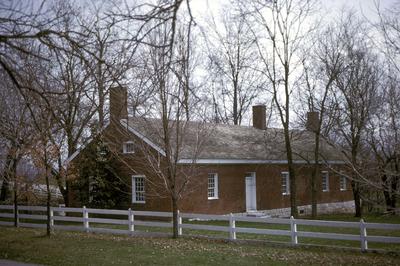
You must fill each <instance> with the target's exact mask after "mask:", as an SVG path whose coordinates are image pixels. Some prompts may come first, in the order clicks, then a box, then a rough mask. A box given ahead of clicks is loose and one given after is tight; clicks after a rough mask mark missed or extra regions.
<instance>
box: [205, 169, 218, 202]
mask: <svg viewBox="0 0 400 266" xmlns="http://www.w3.org/2000/svg"><path fill="white" fill-rule="evenodd" d="M207 183H208V186H207V197H208V199H218V174H216V173H210V174H208V182H207Z"/></svg>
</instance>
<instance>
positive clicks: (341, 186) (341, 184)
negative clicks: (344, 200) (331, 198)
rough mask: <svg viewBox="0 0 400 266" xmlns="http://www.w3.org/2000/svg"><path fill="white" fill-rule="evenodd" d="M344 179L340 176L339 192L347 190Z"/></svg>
mask: <svg viewBox="0 0 400 266" xmlns="http://www.w3.org/2000/svg"><path fill="white" fill-rule="evenodd" d="M346 181H347V180H346V177H345V176H343V175H341V176H340V190H346V189H347V182H346Z"/></svg>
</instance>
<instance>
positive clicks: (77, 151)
mask: <svg viewBox="0 0 400 266" xmlns="http://www.w3.org/2000/svg"><path fill="white" fill-rule="evenodd" d="M109 125H110V121H107V122H106V123H105V125H104V126H103V127H102V128H101V129H100V131H99V132H98V133H97V134H96V136H97V135H99V134H100V133H102V132H103V131H104V130H105V129H106V128H107V127H108V126H109ZM92 140H93V139H89V140H88V141H87V142H86V143H84V144H83V145H82V146H80V147H79V148H78V149H76V151H75V152H74V153H73V154H71V156H69V157H68V158H67V159H66V160H65V161H64V164H63V167H64V168H66V167H67V166H68V165H69V163H70V162H71V161H72V160H73V159H75V157H76V156H78V154H79V153H80V152H81V151H82V150H83V149H85V148H86V146H87V145H89V143H91V142H92Z"/></svg>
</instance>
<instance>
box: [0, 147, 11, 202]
mask: <svg viewBox="0 0 400 266" xmlns="http://www.w3.org/2000/svg"><path fill="white" fill-rule="evenodd" d="M11 163H12V156H11V153H10V152H8V154H7V159H6V163H5V165H4V173H3V184H2V186H1V191H0V201H5V200H7V198H8V197H9V194H10V188H9V180H10V176H9V171H10V167H11Z"/></svg>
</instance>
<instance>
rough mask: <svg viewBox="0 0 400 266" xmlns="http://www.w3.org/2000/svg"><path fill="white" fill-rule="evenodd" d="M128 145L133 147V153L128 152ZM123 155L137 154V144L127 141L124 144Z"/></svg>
mask: <svg viewBox="0 0 400 266" xmlns="http://www.w3.org/2000/svg"><path fill="white" fill-rule="evenodd" d="M128 145H132V146H133V150H132V151H128ZM122 153H124V154H133V153H135V143H134V142H133V141H125V142H124V143H122Z"/></svg>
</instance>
